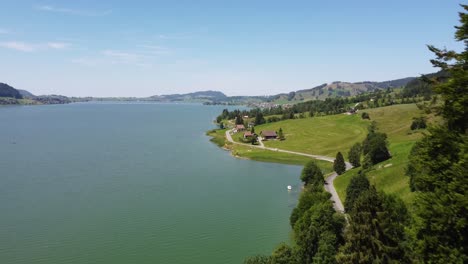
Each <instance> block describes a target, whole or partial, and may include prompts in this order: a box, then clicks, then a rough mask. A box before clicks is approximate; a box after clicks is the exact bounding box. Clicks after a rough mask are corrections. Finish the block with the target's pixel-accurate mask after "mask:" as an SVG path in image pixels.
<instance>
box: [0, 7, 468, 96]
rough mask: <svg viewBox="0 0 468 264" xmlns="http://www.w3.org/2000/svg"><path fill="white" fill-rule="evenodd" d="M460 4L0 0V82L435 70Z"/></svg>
mask: <svg viewBox="0 0 468 264" xmlns="http://www.w3.org/2000/svg"><path fill="white" fill-rule="evenodd" d="M459 3H460V1H454V0H425V1H422V0H421V1H416V0H405V1H401V0H394V1H380V0H372V1H371V0H367V1H361V0H356V1H344V0H343V1H336V0H335V1H333V0H328V1H325V0H316V1H312V0H309V1H274V0H270V1H255V0H250V1H243V0H237V1H219V0H218V1H214V0H213V1H204V0H197V1H194V0H191V1H101V0H100V1H90V0H84V1H47V0H46V1H21V0H15V1H2V3H1V5H0V6H1V8H0V18H1V19H0V60H1V63H0V82H6V83H8V84H10V85H12V86H14V87H15V88H18V89H26V90H29V91H31V92H33V93H35V94H52V93H53V94H63V95H68V96H150V95H155V94H169V93H185V92H191V91H198V90H208V89H210V90H219V91H223V92H225V93H226V94H228V95H266V94H276V93H280V92H289V91H293V90H299V89H307V88H311V87H314V86H316V85H319V84H322V83H326V82H332V81H351V82H355V81H384V80H390V79H396V78H402V77H408V76H418V75H419V74H422V73H429V72H434V71H436V69H434V68H432V66H431V64H430V63H429V59H431V58H432V57H433V56H432V54H431V53H430V52H429V51H428V50H427V49H426V47H425V45H426V44H434V45H436V46H438V47H444V46H445V47H447V48H455V49H460V48H461V44H460V43H456V42H455V41H454V39H453V34H454V32H455V29H454V26H455V25H458V24H459V23H458V15H457V12H459V11H461V8H460V7H459V6H458V4H459Z"/></svg>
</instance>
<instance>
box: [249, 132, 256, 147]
mask: <svg viewBox="0 0 468 264" xmlns="http://www.w3.org/2000/svg"><path fill="white" fill-rule="evenodd" d="M250 143H252V145H255V144H257V143H258V137H257V135H255V134H254V135H252V138H251V140H250Z"/></svg>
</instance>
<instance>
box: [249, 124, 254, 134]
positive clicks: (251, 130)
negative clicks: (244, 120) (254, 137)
mask: <svg viewBox="0 0 468 264" xmlns="http://www.w3.org/2000/svg"><path fill="white" fill-rule="evenodd" d="M250 133H252V134H254V133H255V127H254V126H252V128H250Z"/></svg>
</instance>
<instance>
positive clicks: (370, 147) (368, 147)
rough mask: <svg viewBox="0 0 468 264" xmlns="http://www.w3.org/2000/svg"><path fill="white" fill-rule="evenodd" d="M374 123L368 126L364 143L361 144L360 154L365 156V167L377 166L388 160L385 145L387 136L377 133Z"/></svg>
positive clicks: (388, 153) (388, 156)
mask: <svg viewBox="0 0 468 264" xmlns="http://www.w3.org/2000/svg"><path fill="white" fill-rule="evenodd" d="M376 130H377V127H376V124H375V122H372V124H371V125H370V126H369V133H368V134H367V136H366V138H365V139H364V142H362V152H363V154H364V155H365V156H364V161H365V164H366V166H369V165H370V164H368V163H366V162H369V161H370V163H371V164H377V163H379V162H382V161H385V160H387V159H389V158H390V152H389V151H388V148H387V145H388V142H387V134H385V133H380V132H377V131H376Z"/></svg>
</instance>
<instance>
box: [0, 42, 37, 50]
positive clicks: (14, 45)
mask: <svg viewBox="0 0 468 264" xmlns="http://www.w3.org/2000/svg"><path fill="white" fill-rule="evenodd" d="M0 47H3V48H7V49H13V50H17V51H23V52H33V51H35V50H36V47H35V46H34V45H32V44H29V43H25V42H20V41H8V42H1V43H0Z"/></svg>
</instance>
